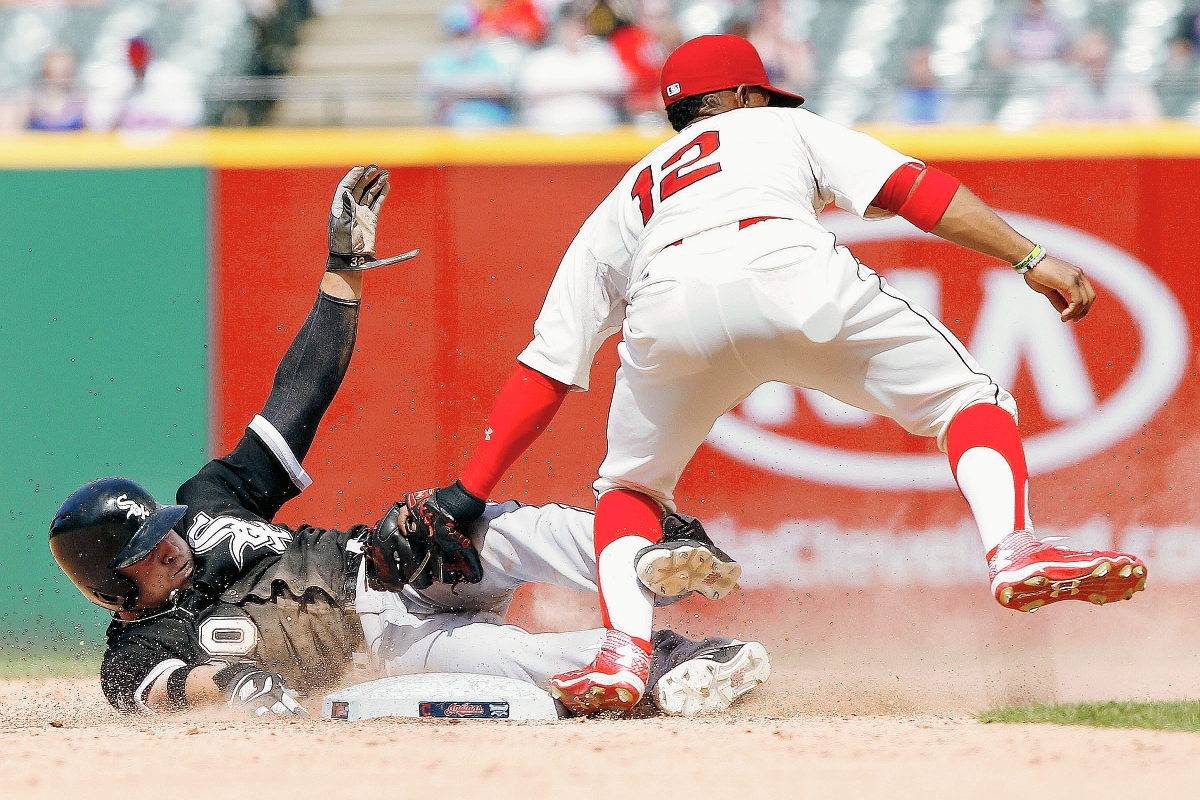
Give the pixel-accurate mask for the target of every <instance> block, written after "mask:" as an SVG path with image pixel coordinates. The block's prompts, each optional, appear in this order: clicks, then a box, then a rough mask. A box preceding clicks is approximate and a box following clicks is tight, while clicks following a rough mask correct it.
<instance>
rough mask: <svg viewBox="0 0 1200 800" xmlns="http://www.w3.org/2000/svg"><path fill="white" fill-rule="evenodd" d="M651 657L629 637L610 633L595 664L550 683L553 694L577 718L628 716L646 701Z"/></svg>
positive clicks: (563, 675) (611, 631)
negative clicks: (614, 713)
mask: <svg viewBox="0 0 1200 800" xmlns="http://www.w3.org/2000/svg"><path fill="white" fill-rule="evenodd" d="M649 677H650V654H649V653H647V652H646V651H645V650H643V649H642V648H640V647H638V646H637V645H636V644H634V641H633V639H631V638H630V637H629V636H628V635H627V634H625V633H622V632H621V631H614V630H610V631H609V632H608V633H607V634H606V635H605V637H604V644H603V645H601V646H600V652H599V653H597V654H596V658H595V660H594V661H592V663H591V664H589V665H588V666H586V667H584V668H583V669H576V670H572V671H571V672H564V673H563V674H562V675H555V676H554V677H553V678H551V679H550V694H552V695H554V697H555V698H556V699H558V700H560V701H561V702H562V704H563V705H565V706H566V707H567V708H568V709H570V710H571V712H572V713H574V714H597V713H599V712H601V711H621V712H628V711H629V710H630V709H632V708H633V707H634V706H635V705H636V704H637V702H638V700H641V699H642V693H643V692H645V691H646V679H647V678H649Z"/></svg>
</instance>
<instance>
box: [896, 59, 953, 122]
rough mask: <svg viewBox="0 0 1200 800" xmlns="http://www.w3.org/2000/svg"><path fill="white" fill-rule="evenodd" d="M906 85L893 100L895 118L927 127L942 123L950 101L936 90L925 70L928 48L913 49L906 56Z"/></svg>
mask: <svg viewBox="0 0 1200 800" xmlns="http://www.w3.org/2000/svg"><path fill="white" fill-rule="evenodd" d="M906 76H907V84H906V85H905V87H904V88H903V89H902V90H901V91H900V94H899V95H898V96H897V97H896V109H895V116H896V119H897V120H899V121H900V122H907V123H909V124H918V125H920V124H929V123H935V122H945V121H946V118H947V116H948V115H949V110H950V97H949V95H948V94H947V93H946V91H945V90H944V89H942V87H940V86H938V82H937V76H936V75H934V74H933V70H932V69H930V67H929V48H928V47H917V48H914V49H913V50H912V51H911V52H910V53H909V54H908V63H907V72H906Z"/></svg>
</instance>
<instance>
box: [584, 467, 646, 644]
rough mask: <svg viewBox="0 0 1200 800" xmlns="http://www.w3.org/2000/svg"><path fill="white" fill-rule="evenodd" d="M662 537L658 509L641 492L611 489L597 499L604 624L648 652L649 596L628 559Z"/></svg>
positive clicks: (598, 574) (598, 567) (598, 577)
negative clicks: (622, 633)
mask: <svg viewBox="0 0 1200 800" xmlns="http://www.w3.org/2000/svg"><path fill="white" fill-rule="evenodd" d="M661 538H662V508H661V507H660V506H659V505H658V503H657V502H655V501H654V500H652V499H651V498H650V497H649V496H647V495H644V494H642V493H641V492H635V491H631V490H629V489H616V490H613V491H609V492H605V493H604V494H602V495H601V496H600V500H599V502H597V503H596V522H595V543H596V585H597V586H598V587H599V589H600V611H601V613H602V614H603V615H604V627H606V628H611V629H615V630H619V631H622V632H624V633H626V634H628V635H629V636H630V638H632V639H633V641H634V642H635V643H636V644H637V645H638V646H639V647H641V648H642V649H643V650H645V651H646V652H647V653H649V652H650V651H651V647H650V629H651V625H652V622H653V617H654V597H653V595H651V594H650V592H648V591H647V590H646V589H645V588H644V587H643V586H642V584H641V582H640V581H639V580H638V578H637V572H636V571H635V570H634V565H633V559H634V556H635V555H636V554H637V551H638V550H641V549H642V548H643V547H647V546H648V545H651V544H654V543H655V542H657V541H658V540H659V539H661Z"/></svg>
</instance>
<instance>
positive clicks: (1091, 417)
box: [707, 213, 1189, 491]
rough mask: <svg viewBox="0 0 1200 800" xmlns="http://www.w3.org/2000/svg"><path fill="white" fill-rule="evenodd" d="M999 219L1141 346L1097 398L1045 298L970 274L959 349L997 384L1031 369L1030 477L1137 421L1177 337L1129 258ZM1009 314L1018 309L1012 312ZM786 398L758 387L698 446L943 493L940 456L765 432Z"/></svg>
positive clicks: (1076, 235)
mask: <svg viewBox="0 0 1200 800" xmlns="http://www.w3.org/2000/svg"><path fill="white" fill-rule="evenodd" d="M1003 216H1004V218H1005V219H1006V220H1008V221H1009V222H1010V223H1011V224H1012V225H1013V227H1015V228H1016V229H1017V230H1020V231H1021V232H1022V233H1024V234H1025V235H1027V236H1029V237H1030V238H1031V239H1033V240H1034V241H1037V242H1039V243H1041V244H1042V245H1043V246H1045V247H1046V249H1047V250H1048V251H1049V252H1051V253H1053V254H1055V255H1058V256H1061V257H1062V258H1065V259H1066V260H1068V261H1070V262H1072V263H1075V264H1078V265H1079V266H1080V267H1081V268H1083V270H1084V271H1085V272H1086V273H1087V274H1088V276H1089V277H1090V278H1091V279H1092V281H1093V282H1094V283H1096V284H1098V285H1099V286H1100V287H1101V289H1102V290H1103V291H1104V292H1105V293H1106V295H1107V296H1105V297H1102V298H1101V302H1113V301H1117V302H1120V303H1121V304H1122V305H1123V306H1124V307H1125V309H1126V310H1127V311H1128V312H1129V314H1130V316H1131V317H1132V318H1133V321H1134V324H1135V325H1136V326H1137V329H1138V337H1137V338H1138V339H1139V340H1140V348H1141V349H1140V352H1139V353H1138V355H1137V360H1136V361H1135V362H1134V366H1133V368H1132V370H1131V371H1130V373H1129V375H1128V377H1127V378H1126V379H1125V380H1124V382H1123V383H1121V385H1120V386H1119V387H1118V388H1117V389H1116V390H1115V391H1114V392H1112V393H1111V394H1110V395H1109V396H1108V397H1107V398H1106V399H1105V400H1104V401H1103V402H1101V403H1097V402H1096V400H1095V392H1094V391H1092V390H1091V385H1090V382H1089V378H1088V375H1087V369H1086V365H1085V363H1084V361H1083V358H1082V355H1081V354H1080V351H1079V345H1078V342H1077V341H1076V339H1075V334H1074V332H1073V331H1072V326H1071V325H1064V324H1062V323H1061V322H1059V320H1058V314H1057V312H1055V311H1054V309H1053V308H1051V306H1050V304H1049V303H1047V302H1046V301H1045V298H1043V297H1042V296H1041V295H1039V294H1036V293H1034V292H1031V291H1029V289H1028V288H1027V287H1026V286H1025V283H1024V281H1023V280H1022V279H1021V277H1020V276H1019V275H1017V274H1016V273H1014V272H1012V271H1011V270H1004V269H997V270H987V271H985V272H984V273H983V274H982V275H980V276H979V277H980V280H981V281H982V282H983V288H984V303H983V306H982V307H981V309H980V313H979V319H978V320H977V321H976V330H975V332H974V334H973V335H972V336H971V338H970V341H968V342H967V344H968V346H969V348H970V349H971V351H972V353H973V355H975V357H976V358H977V359H979V361H980V363H981V364H982V366H983V367H984V369H986V370H988V372H989V373H990V374H991V375H993V377H995V378H996V380H997V381H999V382H1000V383H1001V384H1002V385H1004V384H1006V383H1007V384H1008V388H1011V383H1010V381H1011V379H1012V377H1013V375H1015V372H1016V368H1017V364H1018V363H1019V362H1020V361H1021V360H1022V358H1024V360H1025V362H1026V363H1027V365H1028V367H1029V368H1030V371H1031V372H1032V373H1033V374H1034V385H1035V389H1036V391H1037V393H1038V400H1039V403H1040V405H1041V407H1042V408H1043V409H1044V410H1045V411H1046V413H1047V416H1048V417H1049V418H1051V419H1053V420H1055V422H1056V424H1055V425H1054V426H1053V427H1052V428H1050V429H1049V430H1046V431H1043V432H1042V433H1039V434H1036V435H1034V436H1030V437H1029V438H1028V439H1026V441H1025V451H1026V457H1027V459H1028V462H1029V470H1030V473H1031V474H1033V475H1037V474H1040V473H1045V472H1052V471H1054V470H1056V469H1060V468H1062V467H1067V466H1070V465H1073V464H1078V463H1080V462H1083V461H1086V460H1087V459H1088V458H1090V457H1092V456H1094V455H1096V454H1098V453H1100V452H1102V451H1104V450H1105V449H1107V448H1109V447H1111V446H1112V445H1114V444H1116V443H1117V442H1120V441H1121V440H1122V439H1125V438H1126V437H1128V436H1130V435H1131V434H1133V433H1134V432H1136V431H1137V430H1138V429H1139V428H1140V427H1141V426H1142V425H1143V424H1145V423H1146V422H1147V421H1148V420H1149V419H1150V418H1151V417H1152V416H1153V415H1154V413H1155V412H1156V411H1158V409H1160V408H1161V407H1162V406H1163V404H1164V403H1166V402H1167V400H1168V399H1169V398H1170V396H1171V394H1172V393H1173V392H1174V391H1175V389H1176V387H1177V386H1178V385H1179V382H1180V380H1181V379H1182V377H1183V373H1184V369H1185V367H1186V364H1187V358H1188V352H1189V342H1188V331H1187V324H1186V320H1185V318H1184V315H1183V311H1182V309H1181V308H1180V306H1179V303H1178V302H1177V301H1176V299H1175V297H1174V296H1173V295H1172V294H1171V292H1170V290H1169V289H1167V287H1166V285H1165V284H1163V282H1162V281H1161V280H1159V279H1158V277H1157V276H1156V275H1154V273H1153V272H1151V271H1150V269H1149V268H1148V267H1147V266H1146V265H1145V264H1143V263H1142V262H1140V261H1138V260H1137V259H1136V258H1134V257H1133V256H1131V255H1129V254H1128V253H1126V252H1124V251H1122V250H1119V249H1117V248H1116V247H1114V246H1113V245H1111V244H1109V243H1107V242H1104V241H1102V240H1100V239H1098V238H1096V237H1095V236H1091V235H1089V234H1087V233H1084V232H1083V231H1080V230H1077V229H1075V228H1071V227H1068V226H1066V225H1061V224H1059V223H1056V222H1050V221H1048V220H1044V219H1040V218H1038V217H1032V216H1027V215H1025V214H1016V213H1005V214H1003ZM822 222H824V223H825V224H826V227H827V228H828V229H829V230H830V231H832V232H833V233H834V234H835V235H836V236H837V238H838V241H839V243H841V244H844V245H850V246H851V248H853V245H854V244H855V243H864V242H882V241H894V240H908V241H920V240H927V239H936V237H934V236H933V235H932V234H927V233H923V232H921V231H919V230H917V229H915V228H914V227H913V226H912V225H910V224H909V223H908V222H906V221H904V220H903V219H900V218H892V219H888V220H883V221H878V222H866V221H864V220H862V219H859V218H858V217H855V216H852V215H850V214H841V213H839V214H833V215H827V216H826V217H825V218H823V220H822ZM885 275H886V271H885ZM903 277H904V276H902V275H897V276H896V279H895V280H894V281H893V282H894V283H896V284H898V288H900V290H901V291H904V292H905V293H907V294H910V295H911V296H913V297H914V299H917V300H918V301H919V302H922V301H923V298H922V297H921V292H920V288H921V287H920V281H919V280H917V281H916V282H915V283H914V285H913V286H909V285H907V284H906V283H905V282H904V281H902V280H901V279H902V278H903ZM909 277H910V278H911V277H912V276H909ZM916 277H918V278H919V277H920V276H919V275H918V276H916ZM937 303H938V301H937V300H936V299H934V298H931V299H930V300H929V301H928V304H929V305H930V306H931V310H935V309H936V306H937ZM1018 307H1019V313H1014V311H1016V310H1017V308H1018ZM1093 313H1095V312H1094V311H1093ZM1047 339H1048V341H1047ZM1039 344H1040V345H1041V346H1040V347H1039V346H1038V345H1039ZM1125 346H1132V344H1127V343H1125V342H1123V341H1122V342H1114V343H1113V347H1125ZM804 392H805V394H803V395H801V396H805V397H807V399H808V401H809V402H810V404H812V405H813V407H814V409H816V410H817V411H818V412H823V413H821V414H820V416H821V417H822V419H824V420H826V421H827V422H829V424H834V425H836V424H838V423H839V415H841V416H842V418H844V420H845V421H848V422H849V423H856V424H857V423H861V422H862V421H863V417H864V416H865V417H866V418H871V415H866V414H864V412H861V411H858V410H857V409H853V408H850V407H848V406H844V404H841V403H839V402H838V401H836V400H833V399H832V398H828V397H825V396H824V395H820V394H819V393H816V392H811V391H810V390H804ZM796 397H797V393H796V392H795V391H794V390H792V389H791V388H790V387H783V386H780V385H779V384H766V385H764V386H762V387H759V389H758V390H757V391H756V392H755V393H754V394H753V395H751V396H750V397H749V398H748V399H747V400H746V402H745V403H743V404H742V406H741V409H740V411H741V413H729V414H726V415H725V416H723V417H721V418H720V419H719V420H717V423H716V424H715V425H714V426H713V429H712V431H711V433H709V435H708V439H707V443H708V444H709V445H710V446H712V447H714V448H716V449H717V450H718V451H720V452H722V453H724V454H726V455H728V456H731V457H733V458H735V459H737V460H739V461H742V462H744V463H746V464H749V465H751V466H753V467H756V468H761V469H767V470H770V471H772V472H776V473H779V474H781V475H787V476H789V477H793V478H798V479H803V480H808V481H814V482H817V483H824V484H832V485H836V486H848V487H855V488H860V489H877V490H893V491H907V490H931V489H952V488H954V478H953V476H952V475H951V472H950V468H949V466H947V464H946V458H945V456H943V455H940V454H893V453H871V452H864V451H858V452H854V451H848V450H847V449H846V448H833V447H826V446H823V445H819V444H815V443H813V442H808V441H804V440H801V439H797V438H792V437H790V436H786V435H783V434H781V433H778V432H775V431H772V430H769V427H770V426H771V425H772V424H773V423H774V424H777V423H779V422H780V421H781V420H782V419H784V418H785V417H786V414H787V408H788V406H787V403H794V402H795V401H796ZM751 412H753V413H751Z"/></svg>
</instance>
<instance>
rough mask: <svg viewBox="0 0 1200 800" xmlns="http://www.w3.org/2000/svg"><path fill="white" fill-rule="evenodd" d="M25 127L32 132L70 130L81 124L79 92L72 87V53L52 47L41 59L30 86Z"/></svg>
mask: <svg viewBox="0 0 1200 800" xmlns="http://www.w3.org/2000/svg"><path fill="white" fill-rule="evenodd" d="M27 127H28V128H29V129H30V130H36V131H73V130H78V129H79V128H82V127H83V94H82V93H81V92H80V91H79V90H78V88H76V86H75V56H74V55H73V54H72V53H71V51H70V50H69V49H68V48H66V47H54V48H51V49H50V50H49V51H48V52H47V53H46V57H45V59H44V60H43V62H42V76H41V78H40V79H39V80H38V82H37V83H36V84H35V85H34V87H33V96H32V98H31V100H30V109H29V122H28V125H27Z"/></svg>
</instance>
